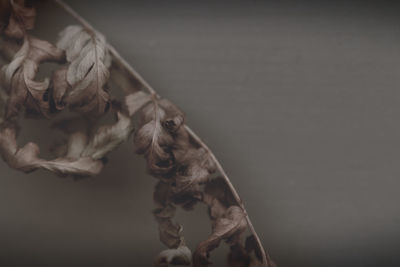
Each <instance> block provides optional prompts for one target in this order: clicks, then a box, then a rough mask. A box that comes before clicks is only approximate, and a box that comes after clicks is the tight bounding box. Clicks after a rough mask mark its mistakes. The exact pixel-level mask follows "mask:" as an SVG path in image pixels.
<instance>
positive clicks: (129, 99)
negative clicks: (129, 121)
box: [125, 91, 151, 116]
mask: <svg viewBox="0 0 400 267" xmlns="http://www.w3.org/2000/svg"><path fill="white" fill-rule="evenodd" d="M150 100H151V96H150V95H149V94H146V93H144V92H142V91H138V92H135V93H132V94H130V95H128V96H126V97H125V104H126V106H127V107H128V111H129V116H132V115H133V114H135V113H136V112H137V111H138V110H139V109H141V108H142V107H143V106H144V105H146V104H147V103H148V102H149V101H150Z"/></svg>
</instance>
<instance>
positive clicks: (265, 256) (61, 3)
mask: <svg viewBox="0 0 400 267" xmlns="http://www.w3.org/2000/svg"><path fill="white" fill-rule="evenodd" d="M54 1H55V2H56V3H57V4H58V5H59V6H60V7H61V8H63V9H64V10H65V11H66V12H67V13H69V14H70V15H71V16H72V17H74V18H75V19H76V20H77V21H78V22H79V23H80V24H81V25H82V26H83V27H84V28H86V29H87V30H89V31H92V32H95V29H94V28H93V27H92V26H91V25H90V24H89V23H88V22H87V21H86V20H85V19H84V18H82V17H81V16H80V15H79V14H78V13H77V12H76V11H75V10H73V9H72V8H71V7H70V6H69V5H67V4H66V3H64V1H62V0H54ZM107 46H108V49H109V51H110V53H111V54H112V56H113V57H114V59H115V61H116V62H118V63H119V64H121V65H122V66H123V67H124V68H125V69H126V71H127V72H128V73H129V74H130V75H132V76H133V77H134V78H135V79H136V80H138V81H139V82H140V83H141V84H142V85H143V87H144V88H145V89H146V90H147V91H148V92H149V93H150V94H151V95H153V96H155V97H156V98H159V95H158V94H157V92H156V91H155V90H154V89H153V87H151V85H150V84H149V83H147V81H146V80H145V79H144V78H143V77H142V76H141V75H140V74H139V73H138V72H137V71H136V70H135V69H134V68H133V67H132V66H131V65H130V64H129V63H128V62H127V61H126V60H125V59H124V58H123V57H122V56H121V55H120V54H119V53H118V51H117V50H116V49H115V48H114V47H113V46H112V45H111V44H109V43H107ZM185 129H186V130H187V131H188V133H189V134H190V136H191V137H192V138H193V139H194V140H195V141H196V142H197V143H198V144H199V145H200V146H201V147H203V148H204V149H205V150H206V151H207V152H208V153H209V154H210V156H211V158H212V159H213V161H214V162H215V164H216V166H217V169H218V171H219V172H220V174H221V175H222V177H223V178H224V180H225V182H226V183H227V185H228V187H229V189H230V190H231V191H232V194H233V196H234V198H235V200H236V201H237V203H238V204H239V205H240V207H241V209H242V210H243V212H244V214H245V216H246V221H247V224H248V226H249V229H250V232H251V233H252V234H253V235H254V237H255V239H256V242H257V245H258V247H259V249H260V251H261V257H262V263H263V264H264V266H266V267H272V264H271V261H270V257H269V255H268V253H267V252H266V250H265V249H264V247H263V245H262V243H261V240H260V238H259V236H258V235H257V232H256V231H255V229H254V226H253V224H252V222H251V220H250V217H249V215H248V214H247V211H246V209H245V207H244V205H243V201H242V200H241V198H240V196H239V194H238V193H237V191H236V189H235V187H234V186H233V184H232V182H231V181H230V179H229V177H228V175H227V174H226V172H225V170H224V169H223V168H222V166H221V163H220V162H219V161H218V159H217V158H216V156H215V155H214V153H213V152H212V151H211V150H210V149H209V148H208V146H207V145H206V144H205V143H204V142H203V141H202V140H201V139H200V137H199V136H198V135H197V134H196V133H195V132H193V130H192V129H190V127H189V126H187V125H185Z"/></svg>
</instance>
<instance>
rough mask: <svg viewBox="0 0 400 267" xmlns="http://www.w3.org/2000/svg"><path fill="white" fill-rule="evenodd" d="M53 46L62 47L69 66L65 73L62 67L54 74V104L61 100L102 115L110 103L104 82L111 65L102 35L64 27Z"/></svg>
mask: <svg viewBox="0 0 400 267" xmlns="http://www.w3.org/2000/svg"><path fill="white" fill-rule="evenodd" d="M57 47H59V48H60V49H63V50H65V53H66V59H67V61H68V62H69V65H68V67H67V70H66V73H65V70H64V69H63V70H60V71H59V72H58V73H57V74H56V75H55V77H54V78H55V79H56V80H55V81H53V84H54V96H55V99H54V101H55V103H60V101H61V100H63V101H65V102H66V103H67V105H68V106H69V107H70V108H71V109H72V110H74V111H77V112H80V113H85V114H92V115H102V114H104V113H105V112H106V111H107V110H108V108H109V105H110V103H109V101H110V96H109V93H108V92H107V89H106V83H107V81H108V78H109V76H110V73H109V70H108V68H109V67H110V64H111V58H110V56H109V54H108V50H107V46H106V40H105V38H104V36H103V35H101V34H100V33H97V32H91V31H88V30H87V29H85V28H83V27H81V26H75V25H74V26H68V27H67V28H65V29H64V30H63V31H62V32H61V33H60V38H59V40H58V42H57ZM61 79H65V80H64V81H60V80H61ZM59 107H61V105H59Z"/></svg>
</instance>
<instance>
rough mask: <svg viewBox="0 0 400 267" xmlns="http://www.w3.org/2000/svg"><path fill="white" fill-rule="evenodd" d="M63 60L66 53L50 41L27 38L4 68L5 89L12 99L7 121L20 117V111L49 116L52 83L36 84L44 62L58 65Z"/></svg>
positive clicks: (9, 101)
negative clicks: (39, 69) (50, 86)
mask: <svg viewBox="0 0 400 267" xmlns="http://www.w3.org/2000/svg"><path fill="white" fill-rule="evenodd" d="M62 58H63V52H62V50H60V49H57V48H56V47H54V46H53V45H51V44H50V43H49V42H47V41H43V40H39V39H36V38H34V37H30V36H26V37H25V39H24V43H23V45H22V47H21V49H20V50H19V51H18V52H17V54H15V56H14V58H13V61H12V62H11V63H10V64H8V65H6V66H4V67H3V69H2V72H3V77H4V78H3V81H2V82H3V86H4V87H5V90H6V91H7V92H8V94H9V95H10V97H9V99H8V103H7V110H6V119H10V118H12V117H14V116H17V115H18V113H19V111H20V109H21V108H22V107H25V108H26V109H27V110H29V111H31V112H34V113H36V114H42V115H45V116H48V114H49V112H50V110H49V109H50V105H49V101H48V97H47V96H48V91H47V89H48V86H49V81H48V79H45V80H44V81H41V82H40V81H35V76H36V73H37V71H38V67H39V64H40V63H42V62H44V61H57V60H61V59H62Z"/></svg>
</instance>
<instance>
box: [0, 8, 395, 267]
mask: <svg viewBox="0 0 400 267" xmlns="http://www.w3.org/2000/svg"><path fill="white" fill-rule="evenodd" d="M68 3H70V4H71V6H72V7H74V8H75V9H76V10H77V11H78V12H80V13H81V14H82V15H83V17H85V18H87V19H88V20H89V22H91V23H92V24H93V25H94V26H95V27H96V28H97V29H98V30H99V31H101V32H103V33H104V34H105V35H106V36H107V38H108V40H109V42H111V43H112V44H113V45H114V46H115V47H116V48H117V49H118V50H119V51H120V52H121V54H122V55H123V56H124V57H125V58H126V59H127V60H128V61H129V62H130V63H131V64H132V65H133V66H134V67H135V68H136V69H137V70H138V71H139V72H140V73H141V74H142V75H143V76H144V77H145V78H146V79H147V80H148V81H149V82H150V84H152V85H153V86H154V87H155V88H156V89H157V91H158V92H159V93H160V94H161V95H162V96H164V97H166V98H168V99H170V100H172V101H173V102H174V103H176V104H177V105H178V106H179V107H181V108H182V109H183V110H184V111H185V112H186V114H187V120H188V123H189V124H190V126H191V127H192V128H193V129H194V130H195V131H196V132H197V133H198V134H199V135H200V136H201V137H202V138H203V139H204V140H205V141H206V143H207V144H209V146H210V147H211V148H212V149H213V151H214V152H215V153H216V155H217V156H218V158H219V159H220V160H221V162H222V164H223V166H224V167H225V168H226V170H227V172H228V174H229V175H230V177H231V180H232V182H233V184H234V185H235V186H236V188H237V189H238V191H239V194H240V195H241V197H242V198H243V200H244V202H245V205H246V207H247V209H248V212H249V214H250V217H251V219H252V221H253V223H254V226H255V228H256V230H257V232H258V233H259V234H260V236H261V238H262V240H263V243H264V245H265V246H266V247H267V248H268V250H269V252H270V254H271V256H272V258H273V259H274V260H275V261H276V262H277V263H278V266H282V267H283V266H286V267H289V266H296V267H302V266H308V267H310V266H318V267H320V266H353V267H354V266H385V267H388V266H399V265H400V255H399V253H398V252H399V251H398V249H399V246H400V227H399V226H400V212H399V208H398V202H399V200H400V196H399V194H398V191H399V185H400V181H399V174H400V165H399V158H400V149H399V148H400V147H399V136H400V127H399V122H398V118H399V117H400V108H399V103H400V98H399V88H398V87H399V84H400V76H399V75H398V73H399V70H400V53H399V52H400V50H399V47H400V29H399V19H398V14H399V11H400V7H399V5H398V4H395V3H394V2H389V1H376V2H373V1H330V2H328V1H318V2H313V1H302V3H300V1H298V2H296V1H283V2H281V1H279V2H278V1H267V2H254V1H241V2H232V1H230V2H228V1H220V2H211V1H197V2H190V1H181V2H178V1H156V2H147V3H143V2H136V1H68ZM39 6H40V9H39V12H38V13H39V21H38V23H37V29H36V32H35V33H36V35H38V36H39V37H43V38H49V39H50V40H55V39H56V36H57V32H58V31H59V30H61V29H62V28H63V27H64V26H65V25H67V24H68V23H71V22H73V21H72V20H71V19H69V18H68V16H66V15H65V14H64V13H63V12H62V11H61V10H59V9H57V8H55V7H54V6H53V5H52V4H51V3H49V2H47V3H46V2H42V3H40V5H39ZM48 125H49V124H48V122H41V121H39V122H38V121H29V120H28V121H25V122H24V128H23V131H22V133H21V137H20V139H19V142H20V144H21V145H22V144H24V143H25V142H26V141H36V142H38V143H40V145H41V147H42V150H43V151H42V153H44V155H47V154H46V151H45V150H46V147H47V146H48V145H49V143H50V140H52V139H53V138H55V136H56V134H57V133H55V132H52V131H51V130H47V128H46V127H47V126H48ZM44 133H46V134H44ZM144 165H145V164H144V160H143V159H142V158H141V157H138V156H136V155H135V153H134V150H133V144H132V141H131V140H130V141H129V142H128V143H126V144H125V145H124V146H122V147H120V148H119V149H118V150H116V151H115V152H113V153H112V154H111V155H110V157H109V163H108V165H107V166H106V167H105V169H104V171H103V172H102V174H101V175H99V176H98V177H95V178H91V179H87V180H82V181H78V182H74V181H73V180H71V179H60V178H57V177H55V176H53V175H52V174H49V173H47V172H44V171H37V172H35V173H32V174H30V175H25V174H23V173H20V172H17V171H14V170H11V169H9V168H8V167H7V166H6V165H5V164H4V163H3V162H0V173H1V179H0V263H1V266H114V267H115V266H151V265H152V258H153V257H154V256H155V255H157V253H158V252H159V251H160V250H162V249H163V246H162V245H161V244H160V242H159V241H158V233H157V230H156V229H157V225H156V223H155V222H154V220H153V217H152V214H151V210H152V208H153V203H152V186H153V184H154V183H155V179H153V178H152V177H150V176H149V175H147V174H145V166H144ZM178 218H179V221H180V222H181V223H182V224H183V226H184V228H185V235H186V237H187V239H188V241H189V242H188V243H189V246H190V247H191V248H194V247H195V245H196V244H197V243H198V242H199V241H201V240H202V239H204V238H206V236H207V234H208V233H209V232H210V227H209V222H208V219H207V216H206V211H205V208H204V207H200V206H199V207H198V208H197V209H196V211H195V212H193V213H185V212H179V215H178ZM224 251H225V249H218V250H216V252H215V253H214V254H213V258H214V260H215V261H216V262H217V264H216V266H223V263H222V262H223V259H224V257H225V255H224Z"/></svg>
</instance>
